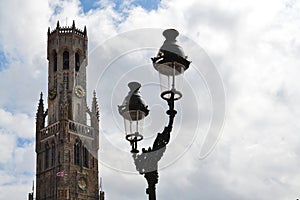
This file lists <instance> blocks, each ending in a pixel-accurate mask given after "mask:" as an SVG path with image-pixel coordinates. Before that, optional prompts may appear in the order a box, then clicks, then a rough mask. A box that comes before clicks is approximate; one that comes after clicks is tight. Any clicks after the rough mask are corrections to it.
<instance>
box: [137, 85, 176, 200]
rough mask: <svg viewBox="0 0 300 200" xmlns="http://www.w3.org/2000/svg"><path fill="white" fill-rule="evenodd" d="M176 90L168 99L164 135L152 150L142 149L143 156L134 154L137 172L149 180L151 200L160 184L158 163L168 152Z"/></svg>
mask: <svg viewBox="0 0 300 200" xmlns="http://www.w3.org/2000/svg"><path fill="white" fill-rule="evenodd" d="M175 92H176V91H175V90H174V91H173V90H171V91H170V98H169V99H166V98H164V99H165V100H166V101H167V102H168V106H169V110H168V111H167V114H168V115H169V123H168V125H167V126H166V127H165V128H164V130H163V132H162V133H158V134H157V136H156V138H155V140H154V143H153V146H152V148H151V147H149V148H148V150H146V149H144V148H143V149H142V153H141V154H137V153H133V159H134V163H135V166H136V170H137V171H138V172H139V173H140V174H141V175H144V177H145V178H146V180H147V183H148V188H147V189H146V194H148V196H149V200H156V191H155V190H156V184H157V183H158V171H157V170H158V161H159V160H160V159H161V158H162V156H163V153H164V152H165V150H166V145H167V144H168V143H169V141H170V133H171V131H172V127H173V123H174V118H175V115H176V113H177V111H176V110H175V109H174V101H175V99H174V97H175Z"/></svg>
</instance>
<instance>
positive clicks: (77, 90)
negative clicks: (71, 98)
mask: <svg viewBox="0 0 300 200" xmlns="http://www.w3.org/2000/svg"><path fill="white" fill-rule="evenodd" d="M75 94H76V96H77V97H79V98H81V97H84V95H85V91H84V89H83V87H82V86H81V85H77V86H75Z"/></svg>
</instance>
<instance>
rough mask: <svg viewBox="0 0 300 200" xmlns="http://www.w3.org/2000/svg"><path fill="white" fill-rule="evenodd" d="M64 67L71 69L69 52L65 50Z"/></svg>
mask: <svg viewBox="0 0 300 200" xmlns="http://www.w3.org/2000/svg"><path fill="white" fill-rule="evenodd" d="M63 69H69V52H68V51H64V53H63Z"/></svg>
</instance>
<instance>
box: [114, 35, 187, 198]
mask: <svg viewBox="0 0 300 200" xmlns="http://www.w3.org/2000/svg"><path fill="white" fill-rule="evenodd" d="M163 35H164V36H165V38H166V40H165V42H164V44H163V45H162V47H161V48H160V50H159V52H158V54H157V56H156V57H154V58H151V59H152V62H153V66H154V68H155V69H156V70H157V71H158V72H159V77H160V85H161V95H160V96H161V98H162V99H164V100H166V101H167V103H168V106H169V109H168V110H167V112H166V113H167V115H169V122H168V125H167V126H166V127H165V128H164V130H163V131H162V133H158V134H157V137H156V139H155V141H154V143H153V146H152V148H151V147H149V148H148V150H146V149H144V148H143V149H142V153H141V154H138V153H139V150H138V149H137V142H138V141H141V140H142V139H143V135H142V128H143V126H142V125H143V120H144V118H145V117H146V116H147V115H148V114H149V110H148V106H146V104H145V101H144V100H143V98H142V96H141V94H140V92H139V89H140V87H141V84H140V83H138V82H130V83H129V84H128V86H129V88H130V91H129V93H128V95H127V96H126V97H125V99H124V101H123V103H122V105H120V106H118V107H119V113H120V114H121V115H122V117H123V118H124V126H125V133H126V140H128V141H129V142H130V144H131V147H132V149H131V153H132V157H133V159H134V163H135V166H136V170H137V171H138V172H139V173H140V174H141V175H144V177H145V178H146V180H147V182H148V188H147V189H146V193H147V194H148V195H149V200H156V194H155V185H156V183H157V182H158V172H157V169H158V167H157V165H158V161H159V160H160V159H161V157H162V156H163V153H164V152H165V150H166V145H167V144H168V143H169V140H170V133H171V131H172V126H173V122H174V118H175V115H176V113H177V111H176V110H175V109H174V103H175V101H176V100H179V99H180V98H181V97H182V93H181V92H180V88H179V82H180V81H179V78H182V76H183V73H184V71H185V70H187V69H188V68H189V65H190V61H188V60H187V57H186V56H185V54H184V52H183V50H182V48H181V47H180V46H179V45H178V44H177V43H176V37H177V36H178V35H179V33H178V31H177V30H175V29H167V30H165V31H164V32H163Z"/></svg>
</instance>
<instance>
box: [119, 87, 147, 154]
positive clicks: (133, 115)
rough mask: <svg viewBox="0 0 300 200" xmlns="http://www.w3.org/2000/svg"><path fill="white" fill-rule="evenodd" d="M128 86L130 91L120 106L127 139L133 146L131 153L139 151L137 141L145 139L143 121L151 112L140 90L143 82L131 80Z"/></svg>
mask: <svg viewBox="0 0 300 200" xmlns="http://www.w3.org/2000/svg"><path fill="white" fill-rule="evenodd" d="M128 87H129V88H130V91H129V93H128V95H127V96H126V97H125V99H124V101H123V104H122V105H121V106H119V113H120V114H121V115H122V116H123V118H124V126H125V134H126V140H128V141H129V142H130V144H131V146H132V149H131V153H138V152H139V150H137V142H138V141H141V140H142V139H143V135H142V130H143V121H144V118H145V117H146V116H147V115H148V114H149V110H148V106H146V104H145V102H144V100H143V97H142V95H141V94H140V92H139V89H140V87H141V84H140V83H138V82H130V83H128Z"/></svg>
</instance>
